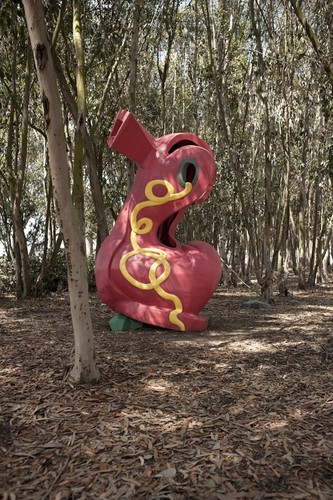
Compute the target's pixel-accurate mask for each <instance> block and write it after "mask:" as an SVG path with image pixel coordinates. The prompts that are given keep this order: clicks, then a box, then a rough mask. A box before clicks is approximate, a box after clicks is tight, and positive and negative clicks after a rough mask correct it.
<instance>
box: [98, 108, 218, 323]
mask: <svg viewBox="0 0 333 500" xmlns="http://www.w3.org/2000/svg"><path fill="white" fill-rule="evenodd" d="M108 145H109V147H110V148H111V149H113V150H115V151H118V152H120V153H123V154H124V155H126V156H127V157H128V158H130V159H131V160H133V161H134V162H135V163H136V164H137V166H138V167H139V168H138V171H137V174H136V178H135V181H134V184H133V187H132V190H131V192H130V193H129V195H128V198H127V200H126V202H125V205H124V207H123V209H122V211H121V213H120V215H119V217H118V219H117V221H116V223H115V225H114V227H113V229H112V230H111V232H110V234H109V236H108V237H107V238H106V239H105V240H104V242H103V244H102V245H101V248H100V250H99V252H98V254H97V259H96V285H97V290H98V293H99V295H100V297H101V299H102V301H103V302H104V303H105V304H107V305H108V306H109V307H110V308H112V309H113V310H114V311H116V312H118V313H122V314H123V315H125V316H127V317H129V318H133V319H135V320H138V321H140V322H143V323H148V324H151V325H156V326H160V327H164V328H169V329H173V330H181V331H185V330H186V331H202V330H204V329H205V328H206V327H207V323H208V318H207V317H206V316H203V315H201V314H200V311H201V310H202V308H203V307H204V305H205V304H206V303H207V302H208V300H209V299H210V297H211V296H212V294H213V293H214V291H215V289H216V287H217V285H218V283H219V280H220V277H221V262H220V258H219V256H218V254H217V253H216V251H215V250H214V248H213V247H212V246H210V245H208V244H207V243H204V242H201V241H192V242H189V243H186V244H181V243H179V242H178V241H177V240H176V238H175V229H176V226H177V223H178V222H179V221H180V219H181V218H182V216H183V214H184V212H185V210H186V208H187V207H188V206H189V205H191V204H194V203H201V202H203V201H204V200H205V199H206V198H207V197H208V195H209V193H210V192H211V190H212V187H213V185H214V182H215V178H216V166H215V161H214V157H213V154H212V152H211V150H210V148H209V146H208V145H207V144H206V142H205V141H203V140H202V139H199V138H198V137H197V136H196V135H193V134H188V133H177V134H170V135H166V136H163V137H160V138H158V139H156V138H155V137H154V136H152V135H151V134H150V133H149V132H148V131H147V130H146V129H145V128H144V127H143V126H142V125H141V124H140V123H139V122H138V121H137V120H136V119H135V118H134V116H133V115H132V114H131V113H130V112H128V111H125V110H120V111H119V112H118V115H117V117H116V120H115V123H114V126H113V129H112V131H111V134H110V136H109V138H108Z"/></svg>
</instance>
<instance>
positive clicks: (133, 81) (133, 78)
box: [127, 0, 142, 192]
mask: <svg viewBox="0 0 333 500" xmlns="http://www.w3.org/2000/svg"><path fill="white" fill-rule="evenodd" d="M141 4H142V0H135V1H134V12H133V28H132V45H131V69H130V82H129V111H130V112H131V113H133V114H134V115H135V113H136V85H137V73H138V51H139V23H140V12H141ZM134 177H135V163H134V162H133V161H131V160H129V159H128V160H127V191H128V192H129V191H130V190H131V187H132V185H133V181H134Z"/></svg>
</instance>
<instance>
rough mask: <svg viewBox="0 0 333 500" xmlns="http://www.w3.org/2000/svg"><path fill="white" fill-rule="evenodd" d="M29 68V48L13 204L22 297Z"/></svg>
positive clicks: (26, 265)
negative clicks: (23, 204)
mask: <svg viewBox="0 0 333 500" xmlns="http://www.w3.org/2000/svg"><path fill="white" fill-rule="evenodd" d="M31 66H32V56H31V50H30V47H29V48H28V53H27V65H26V77H25V84H24V86H25V88H24V96H23V106H22V125H21V150H20V161H19V165H18V172H17V176H16V189H15V196H14V203H13V221H14V227H15V238H16V241H17V243H18V247H17V248H18V249H19V252H20V262H21V276H22V284H23V290H22V296H23V297H29V296H30V295H31V273H30V261H29V253H28V246H27V239H26V236H25V233H24V223H23V216H22V209H21V204H22V197H23V188H24V180H25V171H26V163H27V151H28V115H29V97H30V83H31V71H32V68H31Z"/></svg>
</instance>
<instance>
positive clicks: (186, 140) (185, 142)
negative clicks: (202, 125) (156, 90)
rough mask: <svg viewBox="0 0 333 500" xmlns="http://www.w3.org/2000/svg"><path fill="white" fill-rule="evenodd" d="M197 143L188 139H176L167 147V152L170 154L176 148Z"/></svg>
mask: <svg viewBox="0 0 333 500" xmlns="http://www.w3.org/2000/svg"><path fill="white" fill-rule="evenodd" d="M197 145H198V144H196V143H195V142H193V141H190V140H189V139H183V140H182V141H178V142H176V143H175V144H174V145H173V146H171V148H170V149H169V151H168V153H169V155H170V154H171V153H173V152H174V151H176V150H177V149H179V148H182V147H184V146H197Z"/></svg>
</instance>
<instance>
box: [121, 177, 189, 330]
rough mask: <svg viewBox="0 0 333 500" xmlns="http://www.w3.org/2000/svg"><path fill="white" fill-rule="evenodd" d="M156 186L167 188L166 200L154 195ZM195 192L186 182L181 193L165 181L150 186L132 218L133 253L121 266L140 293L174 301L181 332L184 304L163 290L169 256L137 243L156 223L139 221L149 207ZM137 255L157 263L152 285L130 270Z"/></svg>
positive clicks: (152, 269) (151, 271)
mask: <svg viewBox="0 0 333 500" xmlns="http://www.w3.org/2000/svg"><path fill="white" fill-rule="evenodd" d="M155 186H163V187H165V188H166V194H165V195H164V196H156V195H155V194H154V193H153V189H154V187H155ZM191 189H192V184H191V183H190V182H186V184H185V188H184V189H183V190H182V191H180V192H179V193H175V192H174V187H173V186H172V184H171V183H170V182H168V181H166V180H163V179H156V180H154V181H150V182H148V184H147V185H146V188H145V196H146V198H147V201H142V202H140V203H138V204H137V205H136V206H135V207H134V209H133V211H132V213H131V217H130V224H131V236H130V240H131V245H132V248H133V250H131V251H130V252H127V253H126V254H124V255H123V256H122V258H121V259H120V263H119V268H120V271H121V273H122V275H123V276H124V278H125V279H126V280H127V281H128V282H129V283H131V284H132V285H133V286H135V287H136V288H138V289H140V290H155V292H156V293H157V294H158V295H159V296H160V297H162V298H163V299H165V300H170V301H171V302H173V305H174V310H173V311H171V312H170V314H169V321H170V323H172V324H173V325H176V326H178V328H179V329H180V330H181V331H184V330H185V325H184V323H183V322H182V321H181V320H180V319H179V318H178V315H179V314H180V313H181V312H182V311H183V305H182V303H181V300H180V298H179V297H178V296H177V295H174V294H172V293H168V292H166V291H165V290H163V288H162V287H161V284H162V283H163V282H164V281H165V280H166V279H167V278H168V276H169V275H170V272H171V267H170V264H169V262H168V260H167V253H166V252H165V251H164V250H162V249H159V248H150V247H143V248H142V247H140V245H139V244H138V242H137V239H136V237H137V235H143V234H148V233H149V232H150V231H151V230H152V227H153V221H152V220H151V219H150V218H149V217H142V218H141V219H139V220H138V214H139V212H140V211H141V210H142V209H144V208H146V207H154V206H158V205H164V204H165V203H168V202H169V201H175V200H180V199H182V198H185V196H187V195H188V194H189V193H190V191H191ZM134 255H142V256H144V257H148V258H151V259H154V260H155V262H153V264H152V265H151V267H150V269H149V283H142V282H141V281H138V280H136V279H135V278H133V276H132V275H131V274H130V273H129V272H128V270H127V261H128V260H129V259H130V258H131V257H133V256H134ZM159 266H163V272H162V274H161V275H160V276H159V277H157V269H158V267H159Z"/></svg>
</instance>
